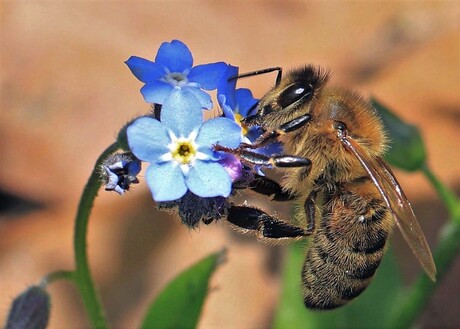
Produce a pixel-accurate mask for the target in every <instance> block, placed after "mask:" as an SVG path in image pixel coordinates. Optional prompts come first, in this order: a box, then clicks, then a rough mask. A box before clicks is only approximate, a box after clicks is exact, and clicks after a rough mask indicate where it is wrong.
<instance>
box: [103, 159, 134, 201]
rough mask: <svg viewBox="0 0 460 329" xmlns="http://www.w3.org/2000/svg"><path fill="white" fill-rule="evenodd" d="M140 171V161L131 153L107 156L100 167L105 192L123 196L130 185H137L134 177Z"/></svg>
mask: <svg viewBox="0 0 460 329" xmlns="http://www.w3.org/2000/svg"><path fill="white" fill-rule="evenodd" d="M140 171H141V161H140V160H138V159H136V157H135V156H134V155H132V154H131V153H116V154H113V155H111V156H109V157H108V158H107V159H106V160H105V161H104V163H103V164H102V166H101V176H102V179H103V181H104V184H105V190H106V191H115V192H117V193H118V194H120V195H123V194H124V193H125V191H128V190H129V187H130V185H131V184H137V183H139V180H138V179H137V177H136V176H137V174H138V173H139V172H140Z"/></svg>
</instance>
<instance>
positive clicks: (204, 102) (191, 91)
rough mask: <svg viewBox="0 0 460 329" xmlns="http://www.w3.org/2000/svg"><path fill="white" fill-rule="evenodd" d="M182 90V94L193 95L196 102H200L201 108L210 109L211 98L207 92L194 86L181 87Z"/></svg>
mask: <svg viewBox="0 0 460 329" xmlns="http://www.w3.org/2000/svg"><path fill="white" fill-rule="evenodd" d="M182 92H183V93H184V95H193V96H194V97H195V98H196V99H198V102H199V103H200V106H201V108H203V109H212V100H211V96H209V94H208V93H207V92H205V91H203V90H201V89H199V88H196V87H189V86H186V87H183V88H182Z"/></svg>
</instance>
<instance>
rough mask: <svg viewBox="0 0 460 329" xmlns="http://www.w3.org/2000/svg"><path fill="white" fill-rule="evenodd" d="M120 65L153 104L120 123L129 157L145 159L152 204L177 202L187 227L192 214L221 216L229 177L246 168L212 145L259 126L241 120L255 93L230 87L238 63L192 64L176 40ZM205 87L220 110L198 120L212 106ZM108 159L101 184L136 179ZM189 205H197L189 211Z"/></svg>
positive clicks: (251, 133) (227, 145)
mask: <svg viewBox="0 0 460 329" xmlns="http://www.w3.org/2000/svg"><path fill="white" fill-rule="evenodd" d="M126 64H127V65H128V67H129V69H130V70H131V72H132V73H133V74H134V75H135V76H136V78H138V79H139V80H140V81H141V82H143V83H144V85H143V87H142V88H141V90H140V91H141V94H142V95H143V97H144V100H145V101H146V102H148V103H152V105H153V106H154V108H155V115H152V114H150V115H146V116H143V117H140V118H138V119H136V120H134V121H133V122H132V123H130V124H129V126H128V127H127V129H126V136H127V141H128V145H129V149H130V151H131V153H132V154H133V156H134V157H135V158H136V159H139V160H141V161H144V162H147V163H149V166H148V168H147V170H146V173H145V180H146V182H147V184H148V186H149V189H150V191H151V193H152V196H153V199H154V200H155V201H156V202H157V204H158V206H159V207H160V208H171V207H176V206H177V207H178V208H179V214H180V215H181V218H182V220H183V221H184V223H186V224H187V225H189V226H191V227H193V226H195V225H196V224H197V223H198V221H199V220H200V219H203V221H205V218H206V219H209V220H210V221H212V220H213V219H215V218H218V217H220V216H223V215H225V211H226V209H227V207H228V201H227V198H228V197H229V196H230V195H231V193H232V190H233V187H234V184H235V183H236V182H240V181H241V180H242V179H246V177H248V173H247V171H248V168H247V167H245V166H244V165H243V164H242V163H241V162H240V160H239V159H238V158H237V157H235V156H234V155H232V154H230V153H226V152H222V151H216V150H215V146H216V145H219V146H222V148H220V149H234V148H237V147H238V146H239V145H240V144H241V143H242V142H244V143H251V141H254V140H255V139H256V138H257V136H258V135H260V133H261V132H260V130H259V129H257V127H250V128H248V127H246V126H244V124H242V122H241V119H242V118H244V117H246V116H247V115H248V114H249V112H250V111H251V110H252V109H254V108H255V107H256V105H257V103H258V100H257V99H255V98H254V97H253V96H252V93H251V91H250V90H248V89H236V76H237V75H238V68H237V67H235V66H232V65H229V64H226V63H224V62H216V63H211V64H203V65H197V66H193V57H192V54H191V52H190V50H189V49H188V47H187V46H186V45H185V44H184V43H182V42H181V41H178V40H173V41H171V42H165V43H163V44H162V45H161V46H160V48H159V50H158V53H157V55H156V57H155V60H154V61H150V60H147V59H143V58H140V57H136V56H132V57H130V58H129V59H128V60H127V61H126ZM212 90H217V92H216V93H217V95H216V98H217V100H218V103H219V105H220V108H221V111H222V113H223V114H222V116H220V117H215V118H212V119H208V120H204V112H206V110H210V109H212V107H213V102H212V97H211V95H210V94H209V93H208V92H209V91H212ZM110 165H111V167H110V166H106V168H105V170H106V171H107V177H109V179H106V181H107V183H110V186H108V185H106V189H113V190H115V191H117V192H118V193H120V194H121V193H122V192H123V191H122V189H123V186H124V185H123V183H124V182H126V181H127V180H126V177H128V178H129V179H128V182H129V183H136V182H135V181H133V179H132V176H130V175H129V174H128V173H127V172H128V171H129V170H128V168H129V166H128V164H126V163H117V164H116V166H115V167H117V166H118V167H120V166H121V167H123V168H124V170H123V173H122V175H120V174H119V173H113V172H112V170H113V169H117V168H118V167H117V168H115V167H114V165H113V164H112V163H111V164H110ZM133 168H135V169H136V170H137V168H138V166H137V165H133ZM137 173H138V171H136V174H137ZM192 204H193V205H195V210H197V209H198V210H197V211H194V212H192V211H190V209H191V208H193V207H191V206H190V205H192Z"/></svg>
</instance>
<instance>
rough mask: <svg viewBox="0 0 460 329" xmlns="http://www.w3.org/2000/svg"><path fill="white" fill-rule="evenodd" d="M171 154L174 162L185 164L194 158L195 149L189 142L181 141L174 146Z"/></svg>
mask: <svg viewBox="0 0 460 329" xmlns="http://www.w3.org/2000/svg"><path fill="white" fill-rule="evenodd" d="M171 153H172V156H173V158H174V160H176V161H177V162H180V163H182V164H187V163H190V162H191V161H192V160H193V159H194V158H195V155H196V148H195V145H193V143H191V142H190V141H181V142H178V143H177V144H176V148H175V149H174V150H172V152H171Z"/></svg>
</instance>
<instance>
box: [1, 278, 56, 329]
mask: <svg viewBox="0 0 460 329" xmlns="http://www.w3.org/2000/svg"><path fill="white" fill-rule="evenodd" d="M49 313H50V297H49V295H48V293H47V292H46V290H45V289H43V288H41V287H39V286H32V287H30V288H28V289H27V290H26V291H24V292H23V293H22V294H20V295H19V296H18V297H16V298H15V299H14V301H13V304H12V305H11V310H10V313H9V315H8V320H7V322H6V326H5V329H43V328H46V326H47V325H48V318H49Z"/></svg>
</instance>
